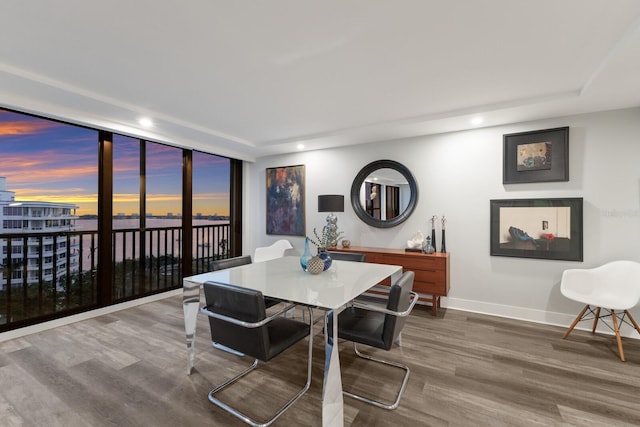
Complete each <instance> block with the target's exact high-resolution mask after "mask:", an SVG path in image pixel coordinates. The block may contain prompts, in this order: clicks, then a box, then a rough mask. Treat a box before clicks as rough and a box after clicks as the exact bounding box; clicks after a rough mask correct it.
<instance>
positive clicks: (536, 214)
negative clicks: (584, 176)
mask: <svg viewBox="0 0 640 427" xmlns="http://www.w3.org/2000/svg"><path fill="white" fill-rule="evenodd" d="M490 233H491V252H490V254H491V255H492V256H508V257H520V258H542V259H556V260H565V261H582V198H566V199H510V200H491V227H490Z"/></svg>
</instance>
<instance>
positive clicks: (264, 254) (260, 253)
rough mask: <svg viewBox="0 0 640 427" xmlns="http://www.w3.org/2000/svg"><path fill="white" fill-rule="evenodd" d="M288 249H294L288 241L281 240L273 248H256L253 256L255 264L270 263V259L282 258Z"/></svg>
mask: <svg viewBox="0 0 640 427" xmlns="http://www.w3.org/2000/svg"><path fill="white" fill-rule="evenodd" d="M287 249H293V246H291V243H290V242H289V241H288V240H285V239H281V240H278V241H276V242H274V243H273V244H272V245H271V246H264V247H260V248H256V251H255V253H254V254H253V262H263V261H269V260H270V259H276V258H282V257H283V256H284V253H285V251H286V250H287Z"/></svg>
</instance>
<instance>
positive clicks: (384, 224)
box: [351, 160, 418, 228]
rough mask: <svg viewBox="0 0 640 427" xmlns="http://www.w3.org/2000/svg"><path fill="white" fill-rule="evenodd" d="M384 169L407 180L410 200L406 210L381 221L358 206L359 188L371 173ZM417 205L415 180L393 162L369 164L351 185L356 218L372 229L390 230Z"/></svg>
mask: <svg viewBox="0 0 640 427" xmlns="http://www.w3.org/2000/svg"><path fill="white" fill-rule="evenodd" d="M384 168H389V169H394V170H396V171H398V172H400V173H401V174H402V175H403V176H404V177H405V178H406V179H407V182H408V183H409V190H410V191H411V198H410V200H409V204H408V205H407V208H406V209H405V210H404V211H403V212H402V213H401V214H400V215H398V216H397V217H395V218H392V219H390V220H384V221H383V220H381V219H376V218H373V217H372V216H371V215H369V214H368V213H367V211H365V210H364V208H363V207H362V205H361V204H360V188H361V187H362V184H364V180H365V179H366V178H367V177H368V176H369V175H371V173H373V172H374V171H376V170H378V169H384ZM417 204H418V185H417V183H416V179H415V178H414V177H413V175H412V174H411V171H410V170H409V169H407V167H406V166H404V165H403V164H401V163H398V162H396V161H394V160H376V161H375V162H371V163H369V164H368V165H366V166H365V167H363V168H362V169H361V170H360V172H358V175H356V177H355V179H354V180H353V184H352V185H351V206H352V207H353V210H354V211H355V213H356V215H358V217H359V218H360V219H361V220H362V221H364V222H365V223H366V224H369V225H370V226H372V227H378V228H390V227H395V226H396V225H398V224H401V223H403V222H404V221H406V220H407V218H409V216H410V215H411V214H412V213H413V211H414V210H415V208H416V205H417Z"/></svg>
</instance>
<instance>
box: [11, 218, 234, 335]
mask: <svg viewBox="0 0 640 427" xmlns="http://www.w3.org/2000/svg"><path fill="white" fill-rule="evenodd" d="M229 231H230V228H229V224H212V225H197V226H193V248H192V253H193V257H192V258H193V259H192V271H193V274H199V273H203V272H206V271H208V270H209V265H210V263H211V261H213V260H215V259H220V258H226V257H227V256H228V242H229ZM182 233H183V231H182V228H181V227H162V228H147V229H146V230H144V231H141V230H139V229H118V230H114V231H113V232H112V253H111V259H112V261H113V262H112V263H111V264H112V275H113V283H112V284H111V286H112V292H111V293H112V295H113V301H110V302H109V301H105V302H103V303H102V304H104V305H107V304H110V303H113V302H118V301H123V300H128V299H133V298H138V297H141V296H146V295H150V294H153V293H157V292H162V291H165V290H168V289H175V288H178V287H180V286H181V285H182V276H183V275H182V255H181V254H182V241H183V236H182ZM60 246H63V247H60ZM0 247H1V248H2V250H1V252H2V253H0V331H3V330H8V329H12V328H13V327H17V326H19V325H21V324H29V323H36V321H37V319H42V320H45V319H46V318H50V317H58V316H60V315H61V314H60V313H64V312H65V311H68V312H77V311H82V310H86V309H89V308H95V307H98V303H99V302H98V293H99V292H98V274H99V271H100V270H99V266H98V232H97V231H95V230H93V231H67V232H56V233H46V234H36V233H30V234H22V233H12V234H2V235H0ZM16 247H20V248H21V249H20V250H16V249H15V248H16ZM46 247H48V248H49V250H47V248H46ZM52 248H58V249H57V250H53V249H52ZM14 251H15V252H17V253H13V252H14ZM63 261H66V262H63ZM61 264H64V268H60V265H61Z"/></svg>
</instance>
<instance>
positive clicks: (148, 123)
mask: <svg viewBox="0 0 640 427" xmlns="http://www.w3.org/2000/svg"><path fill="white" fill-rule="evenodd" d="M138 123H140V126H143V127H146V128H150V127H151V126H153V122H152V121H151V119H150V118H148V117H142V118H140V119H139V120H138Z"/></svg>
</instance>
